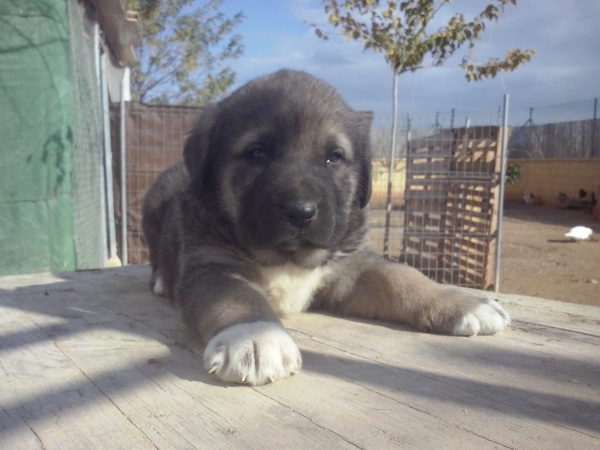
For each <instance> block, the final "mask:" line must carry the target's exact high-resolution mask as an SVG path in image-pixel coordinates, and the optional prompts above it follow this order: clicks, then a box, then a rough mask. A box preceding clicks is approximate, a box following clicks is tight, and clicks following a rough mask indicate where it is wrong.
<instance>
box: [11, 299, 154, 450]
mask: <svg viewBox="0 0 600 450" xmlns="http://www.w3.org/2000/svg"><path fill="white" fill-rule="evenodd" d="M0 317H2V321H1V322H0V330H1V331H0V342H1V344H0V355H1V356H0V358H1V363H0V386H2V389H1V391H0V406H1V409H2V416H0V418H1V419H2V427H1V428H0V429H1V430H2V441H1V442H2V446H3V448H7V449H9V448H11V449H12V448H44V449H51V448H56V449H77V450H78V449H81V448H85V447H90V448H94V447H95V448H99V447H105V448H123V449H130V448H136V449H137V448H139V449H144V448H148V449H150V448H154V446H153V445H152V444H151V443H150V441H149V440H148V439H147V438H146V436H144V434H143V433H142V432H140V430H138V429H137V428H136V427H135V426H134V425H133V424H132V423H131V422H130V421H129V420H128V418H127V417H126V416H125V415H123V414H122V413H121V411H120V410H119V409H118V408H117V407H115V405H114V404H113V403H112V402H111V401H110V399H109V398H108V397H107V396H105V395H104V394H103V392H102V391H101V390H100V389H99V388H98V386H96V385H95V384H94V383H93V382H92V381H91V380H90V379H89V378H88V377H87V376H86V374H85V373H84V372H82V371H81V370H80V368H79V367H77V365H76V364H74V363H73V361H72V360H70V359H69V358H68V357H67V356H66V355H65V354H64V353H63V352H62V351H61V350H60V349H59V348H58V347H57V346H56V345H55V343H54V342H52V340H50V339H48V337H47V336H46V334H45V333H44V331H43V330H42V329H40V327H38V326H37V325H36V324H35V323H34V322H33V321H31V320H30V317H29V316H28V315H27V314H26V313H25V312H23V311H21V310H20V308H19V307H18V306H17V304H15V303H14V302H13V301H12V300H11V299H10V298H8V297H7V296H6V295H2V296H0ZM29 445H31V447H29Z"/></svg>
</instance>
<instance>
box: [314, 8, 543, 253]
mask: <svg viewBox="0 0 600 450" xmlns="http://www.w3.org/2000/svg"><path fill="white" fill-rule="evenodd" d="M450 2H451V0H410V1H403V2H399V3H398V2H396V1H392V0H388V1H387V2H385V3H386V6H382V7H380V3H383V2H380V1H379V0H347V1H338V0H324V1H323V3H324V4H325V5H326V6H325V13H326V14H328V16H329V23H330V24H332V25H333V26H334V27H339V28H341V31H342V34H343V35H344V36H346V39H347V40H350V39H353V40H355V41H360V42H362V44H363V46H364V49H365V50H368V49H372V50H374V51H376V52H381V53H383V55H384V57H385V60H386V61H387V63H388V64H389V65H390V67H391V68H392V71H393V82H394V83H393V92H394V93H393V110H392V120H393V123H392V136H391V161H390V171H389V172H390V173H389V179H388V192H387V206H386V226H385V236H384V249H383V252H384V256H386V257H387V256H388V253H389V226H390V218H391V210H392V175H393V169H394V160H395V155H394V149H395V145H396V131H397V123H396V122H397V115H398V76H399V75H400V74H402V73H405V72H414V71H416V70H419V69H423V68H425V67H438V66H443V65H444V64H445V63H446V62H447V61H448V60H449V59H450V58H452V57H453V56H454V54H455V53H456V52H457V51H458V50H459V49H460V48H461V47H463V46H464V45H467V49H468V52H467V54H466V55H465V56H463V58H462V61H461V63H460V67H462V68H463V69H464V70H465V77H466V79H467V81H479V80H482V79H484V78H494V77H495V76H496V75H497V74H498V73H499V72H504V71H513V70H515V69H516V68H517V67H519V66H520V65H521V64H523V63H525V62H528V61H529V60H530V59H531V58H532V57H533V56H535V52H534V51H533V50H525V51H522V50H509V51H508V52H507V53H506V55H505V58H504V59H499V58H490V59H489V60H488V61H487V62H486V63H484V64H479V63H477V62H476V61H474V60H473V59H472V57H471V53H470V51H471V50H472V49H473V48H474V46H475V42H476V41H478V40H480V39H481V35H482V34H483V32H484V31H485V27H486V21H487V22H490V21H497V20H498V18H499V17H500V15H501V14H502V13H503V12H504V7H505V6H506V5H507V4H509V3H510V4H513V5H516V0H492V3H491V4H489V5H487V6H486V7H485V9H483V10H482V11H481V13H479V14H478V15H477V16H476V17H475V18H473V19H472V20H470V21H467V20H465V17H464V15H463V14H460V13H457V14H455V15H453V16H452V17H451V18H450V20H449V21H448V23H447V24H446V25H444V26H442V27H441V28H439V29H438V30H437V31H431V30H430V24H431V21H432V20H433V19H434V18H435V16H436V14H437V13H438V12H439V11H440V9H441V8H442V7H443V6H445V5H446V4H448V3H450ZM365 16H366V17H367V19H368V20H366V21H363V20H362V18H363V17H365ZM315 32H316V34H317V36H318V37H319V38H321V39H324V40H328V39H329V37H328V33H324V32H323V31H321V30H320V29H318V28H317V29H316V30H315ZM426 58H429V59H428V61H427V62H425V60H426Z"/></svg>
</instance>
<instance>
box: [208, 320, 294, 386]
mask: <svg viewBox="0 0 600 450" xmlns="http://www.w3.org/2000/svg"><path fill="white" fill-rule="evenodd" d="M204 367H205V368H206V369H207V370H208V371H209V372H210V373H214V374H215V375H217V376H218V377H219V378H221V379H222V380H224V381H233V382H237V383H248V384H251V385H260V384H265V383H268V382H273V381H275V380H280V379H282V378H287V377H289V376H290V375H293V374H295V373H297V372H298V371H299V370H300V368H301V367H302V357H301V356H300V350H298V347H297V346H296V343H295V342H294V340H293V339H292V337H291V336H290V334H289V333H288V332H287V331H286V330H285V328H283V326H282V325H280V324H278V323H276V322H253V323H243V324H239V325H234V326H232V327H229V328H226V329H225V330H223V331H221V332H220V333H219V334H217V335H216V336H215V337H213V338H212V339H211V340H210V342H209V343H208V345H207V346H206V349H205V350H204Z"/></svg>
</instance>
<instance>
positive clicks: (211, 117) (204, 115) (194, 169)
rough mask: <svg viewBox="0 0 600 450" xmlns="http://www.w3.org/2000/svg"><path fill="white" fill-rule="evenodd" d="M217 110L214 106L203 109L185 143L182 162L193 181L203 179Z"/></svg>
mask: <svg viewBox="0 0 600 450" xmlns="http://www.w3.org/2000/svg"><path fill="white" fill-rule="evenodd" d="M217 110H218V108H217V106H216V105H209V106H206V107H204V108H203V109H202V112H201V113H200V119H199V120H198V122H197V124H196V126H195V127H194V129H193V130H192V133H191V134H190V135H189V136H188V138H187V140H186V141H185V146H184V147H183V160H184V161H185V165H186V167H187V170H188V172H189V174H190V177H191V178H192V179H193V180H197V181H200V180H202V178H203V175H204V171H205V165H206V160H207V157H208V152H209V150H210V147H211V136H212V134H213V129H214V127H215V124H216V122H217Z"/></svg>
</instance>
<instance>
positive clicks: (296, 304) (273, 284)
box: [261, 263, 331, 313]
mask: <svg viewBox="0 0 600 450" xmlns="http://www.w3.org/2000/svg"><path fill="white" fill-rule="evenodd" d="M330 271H331V269H330V268H328V267H319V268H317V269H312V270H307V269H301V268H300V267H298V266H296V265H295V264H292V263H286V264H285V265H283V266H278V267H264V268H262V269H261V275H262V278H263V279H262V283H261V287H262V289H263V290H264V292H265V293H266V295H267V299H268V300H269V303H270V304H271V306H272V307H273V309H275V310H276V311H279V312H282V313H296V312H302V311H305V310H306V309H307V308H308V307H309V305H310V302H311V300H312V297H313V294H314V293H315V291H316V290H317V289H318V288H319V287H320V286H321V285H322V283H323V279H324V278H325V276H326V275H328V274H329V272H330Z"/></svg>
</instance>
